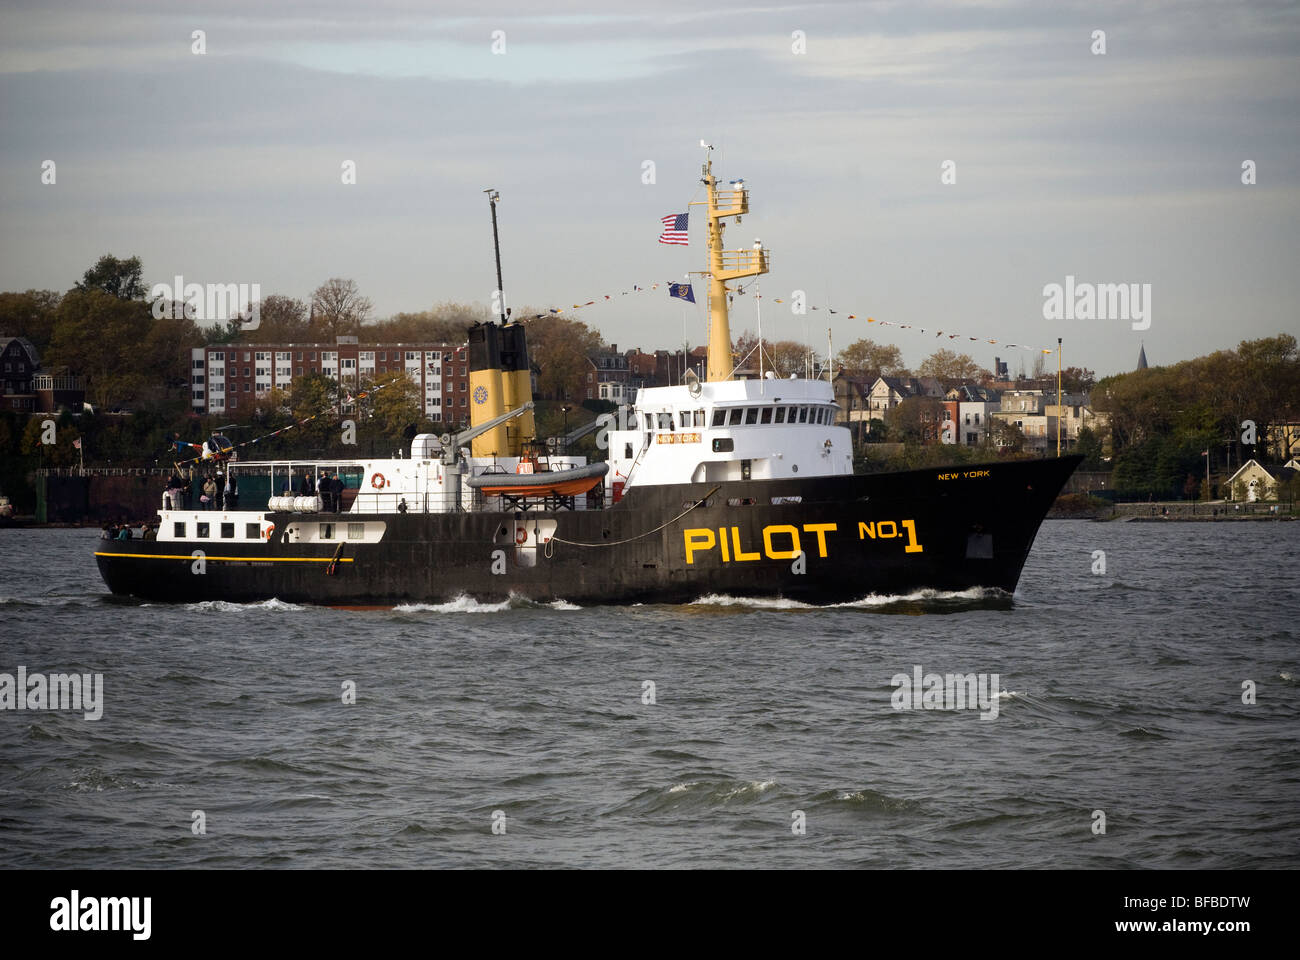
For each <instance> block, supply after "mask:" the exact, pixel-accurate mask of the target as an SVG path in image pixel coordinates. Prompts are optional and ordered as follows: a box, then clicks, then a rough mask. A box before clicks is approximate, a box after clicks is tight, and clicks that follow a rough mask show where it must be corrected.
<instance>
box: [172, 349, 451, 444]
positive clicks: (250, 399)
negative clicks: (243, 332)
mask: <svg viewBox="0 0 1300 960" xmlns="http://www.w3.org/2000/svg"><path fill="white" fill-rule="evenodd" d="M190 367H191V369H190V404H191V407H192V408H193V410H194V411H195V412H196V413H210V414H221V415H227V414H229V415H231V416H239V415H240V413H241V411H242V410H244V409H246V408H251V407H252V406H253V404H254V402H255V401H256V399H257V398H258V397H259V396H262V395H264V394H267V393H269V392H270V391H271V390H273V389H279V390H288V389H289V388H290V386H291V385H292V383H293V381H294V380H295V379H297V378H298V377H303V376H308V375H310V374H313V373H319V374H323V375H325V376H327V377H329V378H330V379H332V380H334V381H336V382H337V383H338V384H339V386H340V387H342V388H344V389H350V390H356V389H357V387H358V384H360V383H361V382H362V381H382V380H383V379H384V377H385V376H386V375H388V374H392V373H397V372H399V371H403V370H404V371H406V374H407V375H408V376H409V377H410V378H411V380H412V382H414V383H415V384H416V385H417V386H418V387H419V391H420V397H421V400H422V401H423V402H422V404H421V406H422V408H423V410H424V413H425V415H426V416H427V417H428V418H429V419H430V420H436V421H440V422H442V423H447V424H460V423H467V422H468V421H469V354H468V349H467V347H466V346H465V345H464V344H460V345H455V344H450V343H360V342H358V338H357V337H338V338H337V342H335V343H219V344H209V345H207V346H206V347H196V348H195V349H194V350H192V351H191V360H190Z"/></svg>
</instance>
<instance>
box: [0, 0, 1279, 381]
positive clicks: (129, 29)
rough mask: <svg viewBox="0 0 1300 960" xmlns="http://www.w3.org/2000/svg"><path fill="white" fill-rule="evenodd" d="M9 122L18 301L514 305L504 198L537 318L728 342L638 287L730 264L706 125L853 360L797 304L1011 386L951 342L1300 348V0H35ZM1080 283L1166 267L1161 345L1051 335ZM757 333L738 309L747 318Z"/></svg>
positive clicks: (1124, 358) (10, 215)
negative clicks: (196, 49)
mask: <svg viewBox="0 0 1300 960" xmlns="http://www.w3.org/2000/svg"><path fill="white" fill-rule="evenodd" d="M543 9H544V10H545V13H542V12H540V11H541V10H543ZM195 30H202V31H204V32H205V43H206V53H204V54H202V55H196V54H195V53H193V52H192V47H193V45H194V40H193V39H192V34H193V31H195ZM1097 30H1101V31H1104V32H1105V49H1106V52H1105V54H1104V55H1099V54H1097V53H1094V52H1093V49H1094V48H1095V47H1096V46H1097V41H1096V40H1094V37H1093V33H1094V31H1097ZM494 31H502V32H503V33H504V52H503V53H494V52H493V43H494ZM795 31H802V36H803V37H804V38H805V39H804V42H805V44H806V52H803V53H797V52H795V50H794V46H795V44H796V42H797V38H796V36H795ZM500 46H501V43H500V37H499V36H498V40H497V47H498V49H499V48H500ZM0 130H2V131H3V135H2V136H0V216H2V217H3V224H4V227H3V239H2V246H0V289H3V290H24V289H28V288H32V287H36V288H52V289H56V290H65V289H67V288H68V287H70V286H71V285H72V284H73V283H74V282H75V281H76V280H77V279H79V277H80V275H81V273H82V272H83V271H84V270H85V269H86V268H87V267H88V266H89V265H90V264H91V263H93V262H94V260H95V259H96V258H97V257H98V256H99V255H100V254H102V253H105V252H112V253H114V254H115V255H118V256H130V255H133V254H138V255H140V256H141V257H142V258H143V260H144V264H145V272H146V279H147V280H148V281H149V282H151V283H152V282H157V281H170V280H171V278H172V277H173V276H174V275H176V274H181V275H183V277H184V278H185V280H186V281H187V282H199V283H207V282H213V283H241V282H242V283H254V282H255V283H259V284H260V285H261V290H262V293H263V294H270V293H282V294H288V295H291V296H296V297H302V298H306V297H308V296H309V294H310V292H311V290H312V289H313V288H315V287H316V286H317V285H318V284H320V283H321V282H323V281H324V280H326V279H327V278H329V277H332V276H343V277H350V278H353V279H355V280H356V281H357V283H358V284H359V285H360V287H361V290H362V292H363V293H364V294H366V295H367V296H369V297H370V298H371V299H372V300H373V301H374V305H375V312H376V315H377V316H386V315H389V314H391V313H394V312H397V311H403V310H420V309H425V308H427V307H429V306H430V305H431V304H433V303H435V302H437V301H443V300H457V301H481V302H486V301H487V300H488V298H489V297H490V295H491V291H492V290H493V288H494V287H495V286H496V283H495V276H494V267H493V264H492V236H491V225H490V220H489V216H488V205H487V202H486V200H485V198H484V195H483V193H482V190H483V189H484V188H485V187H495V188H496V189H497V190H499V191H500V192H501V201H500V206H499V215H500V221H501V230H502V259H503V261H504V263H503V266H504V271H505V287H506V291H507V297H508V301H509V302H510V303H511V304H513V305H516V306H517V307H522V306H523V305H525V304H527V305H534V306H539V307H549V306H562V307H566V308H567V307H570V306H571V305H572V304H574V303H577V302H580V301H586V300H590V299H593V298H597V297H600V296H602V295H604V294H612V295H614V298H615V300H616V301H617V302H611V303H610V304H609V305H604V304H603V303H602V305H600V306H598V307H591V308H588V309H586V310H582V311H578V312H577V313H576V314H575V315H576V316H577V317H578V318H580V319H582V320H584V321H585V322H587V323H589V324H591V325H592V326H594V327H596V328H597V329H599V330H600V331H601V332H602V333H603V334H604V336H605V337H606V339H607V340H610V341H613V342H616V343H618V344H619V346H620V348H621V349H625V348H627V347H631V346H641V347H643V348H646V349H651V348H654V347H673V346H675V345H677V344H678V343H679V342H680V341H681V339H682V336H683V331H684V333H685V336H686V337H687V339H688V340H689V341H690V343H691V344H692V345H694V344H699V343H701V342H704V341H705V339H706V330H705V323H706V317H705V312H704V307H703V300H704V298H703V296H700V297H699V300H700V304H699V306H698V307H696V308H690V309H689V310H684V309H683V308H682V307H680V306H679V305H678V304H677V303H675V302H670V301H669V300H668V298H667V296H666V294H664V293H663V292H662V288H661V290H660V291H658V292H656V293H655V294H653V295H649V294H642V295H633V296H627V297H621V296H619V294H620V293H621V291H623V290H628V289H631V287H632V285H633V284H648V283H653V282H655V281H664V280H669V279H680V278H681V276H682V275H683V273H684V272H685V271H687V270H698V269H701V268H702V267H703V265H704V248H703V242H702V240H703V236H702V232H701V229H700V228H701V226H702V223H701V220H700V218H698V217H693V218H692V223H691V245H690V246H689V247H678V246H667V245H661V244H659V243H657V242H656V238H657V236H658V232H659V228H660V224H659V219H660V217H662V216H664V215H665V214H669V213H678V212H682V211H685V210H686V209H687V206H686V205H687V203H688V202H689V201H690V200H692V199H696V198H697V191H698V188H699V183H698V180H699V172H700V168H699V164H700V162H701V160H702V159H703V156H702V151H701V150H700V149H699V146H698V144H699V141H700V139H701V138H704V139H707V140H708V141H709V142H711V143H712V144H714V145H715V146H716V147H717V151H716V154H715V171H716V172H717V173H718V174H719V176H720V177H721V178H722V179H723V180H729V179H733V178H738V177H743V178H744V179H745V180H746V183H747V185H748V186H749V188H750V189H751V191H752V193H751V214H750V215H749V216H748V217H746V218H745V221H744V223H743V224H741V225H740V226H733V227H731V228H730V229H729V232H728V237H727V239H728V246H734V247H748V246H750V245H751V244H752V243H753V241H754V239H755V238H756V237H761V238H762V240H763V242H764V244H765V245H766V246H768V247H769V249H770V250H771V252H772V263H773V270H772V272H771V273H770V274H769V275H768V276H766V277H765V278H763V280H762V282H761V283H762V292H763V294H764V296H765V298H767V299H765V300H764V311H763V318H762V319H763V329H764V333H765V335H767V336H769V337H772V338H775V339H781V338H795V339H806V341H807V342H811V343H814V344H815V345H818V346H820V345H823V344H824V343H825V340H826V326H827V323H826V319H828V314H826V313H825V312H815V313H814V312H810V313H808V314H807V315H805V316H802V317H800V316H794V315H792V314H791V312H790V310H789V308H788V307H786V306H782V305H777V304H775V303H772V302H771V299H773V298H776V297H782V298H789V297H790V295H791V291H793V290H796V289H802V290H805V291H807V294H808V302H809V303H810V304H814V305H818V306H820V307H822V308H823V311H824V310H825V308H827V307H828V306H829V307H831V308H834V309H836V310H839V311H841V312H840V313H839V314H838V315H836V316H835V317H833V318H829V319H832V320H833V321H834V323H833V324H832V326H833V329H834V340H835V345H836V348H837V349H838V348H839V347H840V346H843V345H845V344H847V343H848V342H849V341H851V340H855V339H858V338H859V337H862V336H872V337H874V338H875V339H877V340H881V341H884V342H892V343H895V344H897V345H898V346H899V347H900V348H902V350H903V353H904V357H905V358H906V360H907V361H908V362H909V363H911V364H917V363H919V362H920V360H921V359H922V358H923V357H925V356H926V355H928V354H929V353H930V352H931V351H932V350H933V349H935V348H936V347H937V346H948V347H959V348H961V349H964V350H967V351H969V352H971V353H972V354H973V355H974V356H975V358H976V359H977V360H979V361H980V362H981V363H983V364H985V365H986V366H991V365H992V361H993V356H994V355H995V354H996V355H1000V356H1002V357H1004V358H1006V357H1010V358H1011V360H1012V372H1013V373H1014V372H1015V369H1016V365H1017V363H1018V362H1019V361H1020V360H1021V358H1024V363H1025V365H1026V367H1027V368H1031V367H1032V363H1033V355H1032V354H1030V353H1027V352H1024V353H1022V352H1017V351H1008V350H1006V349H1000V348H999V347H994V346H991V345H988V344H984V343H981V344H973V343H970V342H969V341H962V340H957V341H949V340H948V339H947V337H946V334H947V333H952V332H960V333H961V334H963V335H972V336H978V337H981V338H998V339H1002V340H1009V341H1014V342H1018V343H1026V344H1033V345H1039V344H1041V345H1043V346H1051V345H1054V344H1055V341H1056V337H1057V336H1062V337H1064V338H1065V363H1066V364H1067V365H1070V364H1080V365H1084V366H1088V367H1091V368H1093V369H1095V370H1097V371H1098V373H1099V374H1103V375H1104V374H1107V373H1113V372H1119V371H1122V370H1127V369H1131V368H1132V367H1133V365H1134V362H1135V360H1136V357H1137V353H1138V346H1139V343H1140V342H1141V341H1145V344H1146V352H1147V355H1148V357H1149V358H1150V360H1151V362H1152V363H1155V364H1160V363H1170V362H1174V361H1177V360H1181V359H1186V358H1188V357H1192V356H1196V355H1199V354H1203V353H1206V352H1209V351H1212V350H1215V349H1220V348H1227V347H1233V346H1235V345H1236V344H1237V343H1238V342H1239V341H1240V340H1242V339H1244V338H1253V337H1261V336H1270V335H1274V334H1276V333H1278V332H1281V331H1288V332H1292V333H1295V332H1297V331H1300V311H1298V310H1297V308H1296V292H1295V278H1296V273H1297V266H1300V189H1298V188H1300V10H1298V8H1297V5H1296V4H1294V3H1267V2H1261V3H1249V4H1242V3H1198V2H1188V0H1179V2H1167V3H1166V2H1126V3H1114V4H1111V3H1096V2H1092V3H1077V4H1076V3H1068V2H1066V3H1062V2H1051V3H1047V2H1041V3H1018V2H996V0H991V2H987V3H952V2H933V3H928V2H918V3H912V2H906V3H903V2H900V3H892V2H891V3H823V4H807V5H805V4H794V3H791V4H784V5H779V6H778V5H764V4H762V3H761V0H760V2H754V3H726V2H718V0H691V2H679V0H669V2H652V3H649V4H643V3H637V4H626V3H620V2H617V0H606V2H601V3H586V2H584V3H579V2H566V0H550V2H548V3H546V4H545V5H542V4H535V3H526V2H522V0H516V2H512V3H502V4H491V3H482V2H472V3H470V2H460V0H449V2H438V3H416V2H414V0H366V2H342V0H303V2H285V3H276V4H268V3H264V2H260V0H228V2H224V3H220V4H203V3H188V2H184V0H162V2H144V0H135V2H123V0H74V2H69V3H62V4H57V5H50V4H47V3H45V2H13V0H9V2H7V3H6V5H5V7H4V9H3V10H2V11H0ZM46 160H53V161H55V163H56V176H57V182H56V183H55V184H53V185H45V184H42V182H41V177H42V163H43V162H44V161H46ZM345 161H354V162H355V164H356V181H357V182H356V183H355V184H351V185H345V184H343V183H342V182H341V180H342V165H343V163H344V162H345ZM645 161H653V162H654V164H655V181H656V182H655V183H654V184H644V183H642V178H643V165H644V163H645ZM945 161H952V163H953V164H954V169H955V179H956V182H955V183H952V184H945V183H942V182H941V173H942V167H941V165H942V164H943V163H944V162H945ZM1245 161H1253V163H1254V165H1255V171H1256V173H1255V176H1256V178H1257V182H1256V183H1255V184H1254V185H1244V184H1243V183H1242V175H1243V174H1242V164H1243V162H1245ZM693 209H698V208H693ZM1067 275H1073V276H1074V277H1075V278H1076V279H1077V281H1079V282H1092V283H1138V284H1150V285H1151V300H1152V302H1151V317H1150V328H1149V329H1147V330H1145V331H1140V332H1139V331H1134V330H1133V329H1132V323H1131V322H1130V321H1129V320H1124V319H1106V320H1091V321H1078V320H1047V319H1044V306H1043V305H1044V296H1043V288H1044V286H1045V285H1046V284H1051V283H1061V284H1063V283H1064V282H1065V278H1066V276H1067ZM697 289H699V288H698V287H697ZM701 292H702V291H701ZM848 313H856V314H859V315H860V316H867V315H869V316H873V317H876V318H878V319H884V320H891V321H894V322H897V323H911V324H915V325H917V326H923V327H925V328H927V330H929V331H931V332H933V331H935V330H944V331H945V336H944V337H943V338H941V339H940V340H936V339H935V338H934V337H933V336H932V335H931V333H927V334H926V335H924V336H922V335H920V334H919V333H917V332H916V331H913V330H901V329H896V328H881V327H880V326H879V325H878V324H873V325H871V327H870V328H868V327H867V325H866V324H865V322H863V321H862V320H858V321H851V320H848V319H846V318H845V316H846V315H847V314H848ZM755 325H756V318H755V314H754V302H753V300H752V298H748V297H745V298H740V300H738V301H737V305H736V308H735V310H734V312H733V315H732V329H733V333H739V332H740V331H742V330H744V329H746V328H753V327H754V326H755ZM823 349H824V347H823ZM1053 362H1054V361H1053Z"/></svg>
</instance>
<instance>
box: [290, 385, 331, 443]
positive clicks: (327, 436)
mask: <svg viewBox="0 0 1300 960" xmlns="http://www.w3.org/2000/svg"><path fill="white" fill-rule="evenodd" d="M338 396H339V394H338V384H337V383H336V382H335V381H334V380H333V379H331V378H330V377H327V376H325V375H324V374H323V373H309V374H307V375H305V376H302V377H295V378H294V380H293V385H292V386H291V387H290V390H289V411H290V413H291V414H292V416H293V419H294V422H295V423H297V424H298V426H296V427H294V431H295V432H296V433H297V434H298V436H299V437H300V438H301V442H302V444H303V446H304V447H306V448H308V449H315V450H319V449H323V448H324V447H325V446H327V445H328V444H329V442H330V440H331V439H332V436H333V432H334V430H335V428H336V427H337V425H338V416H337V413H336V411H337V409H338ZM313 417H314V418H315V419H309V418H313ZM304 420H306V421H308V422H306V423H302V422H301V421H304Z"/></svg>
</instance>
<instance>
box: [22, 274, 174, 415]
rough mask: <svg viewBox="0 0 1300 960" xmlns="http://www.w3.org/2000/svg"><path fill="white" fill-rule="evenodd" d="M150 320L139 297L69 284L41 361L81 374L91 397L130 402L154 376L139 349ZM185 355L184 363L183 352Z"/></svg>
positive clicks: (99, 400) (104, 402) (115, 402)
mask: <svg viewBox="0 0 1300 960" xmlns="http://www.w3.org/2000/svg"><path fill="white" fill-rule="evenodd" d="M153 323H154V320H153V316H152V314H151V313H150V310H149V305H148V304H147V303H145V302H144V301H143V300H122V299H119V298H117V297H114V296H112V295H110V294H108V293H105V292H104V291H103V290H100V289H98V288H93V289H86V290H80V289H78V290H71V291H69V292H68V294H67V296H65V297H64V298H63V300H62V301H61V302H60V304H59V308H58V311H57V316H56V319H55V326H54V334H53V337H52V338H51V341H50V348H49V351H48V354H47V356H46V358H45V363H46V365H47V366H49V367H58V366H63V367H66V368H67V370H68V371H69V372H70V373H73V374H77V375H81V376H84V377H85V378H86V393H87V396H88V397H89V398H90V400H91V402H92V403H95V404H99V405H113V406H120V405H123V404H129V403H134V402H135V399H136V397H138V396H140V395H142V394H143V393H145V392H146V390H147V388H148V387H149V382H150V380H151V378H153V377H154V372H153V371H152V370H151V369H150V367H149V363H148V362H146V358H145V357H142V356H140V349H139V347H140V344H142V343H143V342H144V341H145V340H146V339H147V338H148V337H149V333H150V329H151V327H152V325H153ZM147 359H148V360H154V359H157V358H152V357H150V358H147ZM184 360H185V362H186V364H187V365H188V361H189V358H188V356H186V357H185V358H184Z"/></svg>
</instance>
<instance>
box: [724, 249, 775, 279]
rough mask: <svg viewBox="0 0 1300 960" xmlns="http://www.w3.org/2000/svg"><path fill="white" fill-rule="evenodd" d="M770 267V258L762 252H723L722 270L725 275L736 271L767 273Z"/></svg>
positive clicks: (764, 251) (765, 252)
mask: <svg viewBox="0 0 1300 960" xmlns="http://www.w3.org/2000/svg"><path fill="white" fill-rule="evenodd" d="M771 267H772V257H771V255H770V254H769V253H768V252H767V250H766V249H763V250H723V251H722V269H723V272H725V273H735V272H738V271H744V272H750V271H753V272H756V273H767V272H768V271H769V270H770V269H771Z"/></svg>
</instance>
